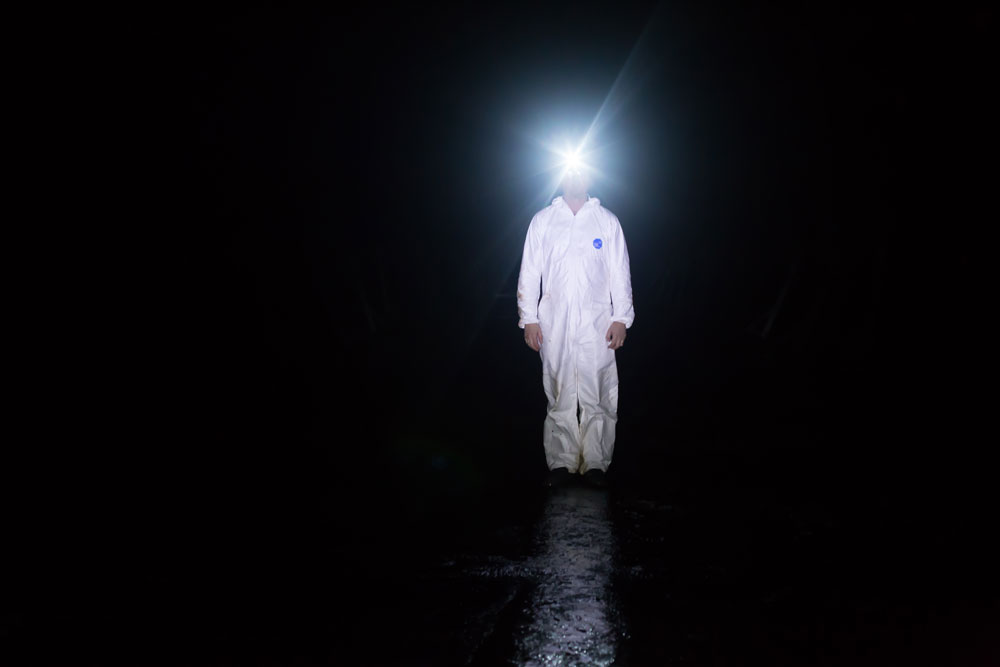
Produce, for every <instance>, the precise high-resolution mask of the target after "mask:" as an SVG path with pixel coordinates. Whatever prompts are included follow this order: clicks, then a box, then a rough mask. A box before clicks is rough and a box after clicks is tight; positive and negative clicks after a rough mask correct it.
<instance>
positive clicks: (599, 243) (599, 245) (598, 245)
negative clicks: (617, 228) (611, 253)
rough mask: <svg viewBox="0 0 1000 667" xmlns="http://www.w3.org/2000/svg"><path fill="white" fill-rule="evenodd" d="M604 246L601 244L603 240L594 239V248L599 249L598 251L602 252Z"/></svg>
mask: <svg viewBox="0 0 1000 667" xmlns="http://www.w3.org/2000/svg"><path fill="white" fill-rule="evenodd" d="M602 245H603V244H602V243H601V239H594V247H595V248H597V249H598V250H600V249H601V246H602Z"/></svg>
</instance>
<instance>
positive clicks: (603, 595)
mask: <svg viewBox="0 0 1000 667" xmlns="http://www.w3.org/2000/svg"><path fill="white" fill-rule="evenodd" d="M535 542H536V549H537V552H536V557H535V559H533V560H534V563H533V564H534V566H535V567H534V568H533V569H534V570H535V572H536V574H537V579H538V586H537V588H536V589H535V591H534V594H533V595H532V597H531V600H530V602H529V605H530V607H529V609H527V610H526V612H527V615H528V617H529V618H530V620H529V621H528V623H527V624H526V625H525V626H523V627H521V628H519V630H518V636H517V638H516V641H517V656H516V657H517V661H518V663H519V664H525V665H610V664H612V663H613V662H614V658H615V651H616V648H617V644H618V635H619V627H620V623H619V614H618V611H617V607H616V605H615V604H613V603H612V599H611V590H610V580H611V574H612V571H613V567H614V558H615V554H616V543H615V537H614V533H613V532H612V529H611V519H610V516H609V513H608V496H607V494H606V493H602V492H600V491H596V490H592V489H587V488H573V487H568V488H561V489H556V490H555V491H554V492H553V493H551V494H550V496H549V499H548V504H547V506H546V508H545V513H544V514H543V516H542V518H541V521H540V522H539V524H538V527H537V531H536V534H535Z"/></svg>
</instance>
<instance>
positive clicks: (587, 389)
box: [578, 342, 618, 473]
mask: <svg viewBox="0 0 1000 667" xmlns="http://www.w3.org/2000/svg"><path fill="white" fill-rule="evenodd" d="M581 357H582V358H581V363H580V364H579V366H578V368H579V384H578V388H579V396H580V405H581V407H582V412H583V414H582V419H581V422H580V433H581V435H580V440H581V448H582V450H583V465H582V467H581V470H580V472H581V473H583V472H586V471H587V470H589V469H591V468H597V469H599V470H607V469H608V466H610V465H611V457H612V454H613V453H614V447H615V424H616V422H617V421H618V366H617V365H616V363H615V353H614V351H613V350H609V349H607V343H606V342H605V343H603V344H602V343H597V344H596V345H588V346H584V348H583V349H582V350H581ZM584 369H586V371H585V370H584Z"/></svg>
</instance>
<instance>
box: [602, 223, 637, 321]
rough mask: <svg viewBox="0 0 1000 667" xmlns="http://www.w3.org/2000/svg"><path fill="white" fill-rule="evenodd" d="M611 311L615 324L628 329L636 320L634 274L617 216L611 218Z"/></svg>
mask: <svg viewBox="0 0 1000 667" xmlns="http://www.w3.org/2000/svg"><path fill="white" fill-rule="evenodd" d="M610 240H611V243H609V244H608V245H609V246H610V247H609V248H608V250H609V251H610V255H611V309H612V316H611V319H612V321H613V322H621V323H623V324H624V325H625V328H626V329H628V328H629V327H631V326H632V321H633V320H634V319H635V312H634V311H633V309H632V274H631V271H630V269H629V259H628V247H627V246H626V245H625V234H624V232H622V226H621V223H619V222H618V218H617V217H616V216H612V218H611V234H610Z"/></svg>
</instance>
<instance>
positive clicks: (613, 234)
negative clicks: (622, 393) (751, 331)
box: [517, 167, 635, 487]
mask: <svg viewBox="0 0 1000 667" xmlns="http://www.w3.org/2000/svg"><path fill="white" fill-rule="evenodd" d="M590 185H591V177H590V175H589V170H587V169H586V168H585V167H575V168H570V169H567V171H566V173H565V175H564V177H563V179H562V195H561V196H559V197H556V198H555V199H553V200H552V203H551V205H549V206H546V207H545V208H543V209H542V210H541V211H539V212H538V213H536V214H535V215H534V217H532V219H531V223H530V224H529V225H528V232H527V235H526V237H525V241H524V252H523V255H522V258H521V269H520V274H519V276H518V283H517V310H518V316H519V320H518V326H519V327H520V328H522V329H523V330H524V341H525V343H527V344H528V346H529V347H530V348H531V349H532V350H534V351H536V352H538V353H539V356H540V357H541V361H542V386H543V389H544V390H545V397H546V399H547V401H548V407H547V411H546V415H545V422H544V432H543V438H542V444H543V447H544V449H545V459H546V463H547V465H548V468H549V473H548V475H547V476H546V479H545V484H546V485H547V486H558V485H562V484H564V483H566V482H568V481H569V480H571V479H573V475H574V474H580V475H582V477H583V479H584V481H586V482H588V483H590V484H592V485H594V486H597V487H606V486H607V479H606V472H607V470H608V467H609V466H610V465H611V457H612V454H613V451H614V444H615V423H616V422H617V419H618V367H617V364H616V362H615V352H616V351H617V350H619V349H621V348H622V347H623V346H624V345H625V337H626V330H627V329H629V328H631V326H632V321H633V319H634V317H635V315H634V312H633V307H632V279H631V274H630V271H629V256H628V248H627V247H626V245H625V235H624V233H623V232H622V227H621V224H620V223H619V221H618V218H617V216H615V215H614V214H613V213H612V212H611V211H609V210H608V209H606V208H604V207H603V206H601V202H600V200H599V199H597V198H596V197H591V196H590V195H589V193H588V190H589V188H590Z"/></svg>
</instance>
